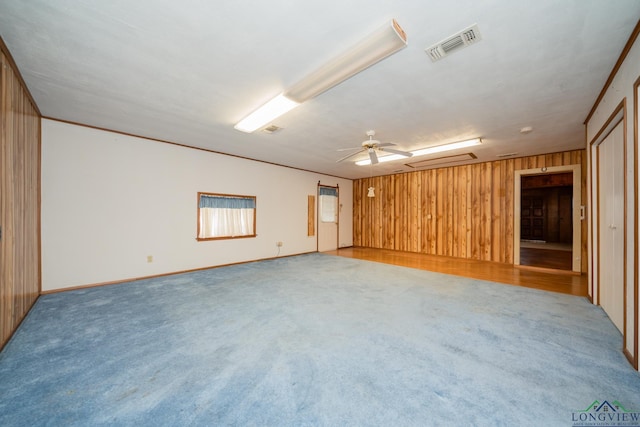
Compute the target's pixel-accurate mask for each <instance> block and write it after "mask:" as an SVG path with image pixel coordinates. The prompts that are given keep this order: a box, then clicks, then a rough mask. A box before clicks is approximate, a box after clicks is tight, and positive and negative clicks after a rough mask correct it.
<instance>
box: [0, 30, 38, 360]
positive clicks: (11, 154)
mask: <svg viewBox="0 0 640 427" xmlns="http://www.w3.org/2000/svg"><path fill="white" fill-rule="evenodd" d="M0 89H1V92H0V124H1V129H0V137H1V146H0V166H1V169H0V226H1V227H2V238H1V239H0V280H1V283H0V348H2V347H3V346H4V345H5V344H6V342H7V341H8V340H9V338H10V337H11V335H12V334H13V332H14V331H15V330H16V328H17V327H18V325H19V324H20V322H21V321H22V319H23V318H24V316H25V315H26V314H27V312H28V311H29V309H30V308H31V306H32V305H33V303H34V302H35V301H36V299H37V298H38V295H39V294H40V277H41V276H40V114H39V111H38V110H37V107H36V106H35V104H34V103H33V102H32V101H31V97H30V96H29V94H28V92H27V91H26V89H25V87H24V85H23V82H22V79H21V78H20V76H19V74H18V72H17V70H16V68H15V66H14V64H13V61H12V60H11V57H10V55H9V53H8V51H7V49H6V47H5V45H4V43H3V42H2V40H0Z"/></svg>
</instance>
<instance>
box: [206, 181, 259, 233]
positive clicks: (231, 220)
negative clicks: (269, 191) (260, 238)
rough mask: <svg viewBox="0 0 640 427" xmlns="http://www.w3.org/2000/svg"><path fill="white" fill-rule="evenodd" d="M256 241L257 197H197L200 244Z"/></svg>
mask: <svg viewBox="0 0 640 427" xmlns="http://www.w3.org/2000/svg"><path fill="white" fill-rule="evenodd" d="M242 237H256V197H255V196H236V195H231V194H215V193H198V237H197V240H215V239H237V238H242Z"/></svg>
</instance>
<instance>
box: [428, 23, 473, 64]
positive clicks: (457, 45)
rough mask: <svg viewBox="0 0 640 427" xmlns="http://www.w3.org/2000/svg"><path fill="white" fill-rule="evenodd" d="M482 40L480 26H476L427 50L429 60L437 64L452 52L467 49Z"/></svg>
mask: <svg viewBox="0 0 640 427" xmlns="http://www.w3.org/2000/svg"><path fill="white" fill-rule="evenodd" d="M480 40H482V37H481V36H480V31H479V30H478V25H477V24H474V25H472V26H470V27H469V28H465V29H464V30H462V31H460V32H459V33H457V34H454V35H453V36H451V37H449V38H447V39H445V40H442V41H441V42H440V43H436V44H434V45H433V46H430V47H428V48H426V49H425V51H426V52H427V55H429V58H431V60H432V61H433V62H435V61H438V60H440V59H442V58H444V57H445V56H447V55H449V54H450V53H451V52H454V51H456V50H458V49H462V48H463V47H467V46H469V45H471V44H474V43H475V42H477V41H480Z"/></svg>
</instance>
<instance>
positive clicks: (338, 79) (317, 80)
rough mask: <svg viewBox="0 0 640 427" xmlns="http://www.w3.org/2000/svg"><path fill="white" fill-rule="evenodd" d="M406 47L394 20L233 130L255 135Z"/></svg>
mask: <svg viewBox="0 0 640 427" xmlns="http://www.w3.org/2000/svg"><path fill="white" fill-rule="evenodd" d="M406 46H407V35H406V34H405V32H404V30H403V29H402V28H401V27H400V25H398V23H397V22H396V20H395V19H393V20H392V21H391V22H388V23H387V24H385V25H384V26H383V27H382V28H380V29H378V30H377V31H375V32H373V33H372V34H370V35H369V36H367V37H366V38H364V39H363V40H361V41H360V42H359V43H357V44H355V45H354V46H353V47H352V48H351V49H348V50H347V51H345V52H344V53H342V55H339V56H337V57H336V58H334V59H333V60H331V61H329V62H328V63H326V64H325V65H323V66H322V67H320V68H319V69H317V70H316V71H314V72H312V73H311V74H309V75H308V76H307V77H305V78H303V79H302V80H301V81H299V82H298V83H296V84H295V85H293V86H292V87H291V88H289V89H288V90H286V91H285V92H284V93H281V94H280V95H278V96H277V97H275V98H274V99H272V100H271V101H269V102H267V103H266V104H264V105H263V106H262V107H260V108H258V109H257V110H256V111H254V112H253V113H251V114H250V115H249V116H247V117H246V118H244V119H243V120H242V121H240V122H239V123H238V124H236V125H235V126H234V127H235V128H236V129H237V130H240V131H242V132H248V133H251V132H254V131H255V130H257V129H260V128H262V127H264V126H266V125H267V124H268V123H269V122H271V121H272V120H274V119H276V118H277V117H280V116H281V115H283V114H285V113H287V112H288V111H290V110H292V109H293V108H295V107H297V106H298V105H300V104H301V103H303V102H305V101H308V100H309V99H311V98H314V97H316V96H318V95H320V94H321V93H323V92H325V91H327V90H329V89H331V88H332V87H334V86H336V85H337V84H339V83H342V82H343V81H345V80H347V79H348V78H349V77H352V76H354V75H355V74H357V73H359V72H361V71H363V70H364V69H366V68H368V67H370V66H372V65H373V64H375V63H377V62H379V61H381V60H383V59H384V58H386V57H388V56H389V55H391V54H393V53H395V52H397V51H399V50H400V49H402V48H404V47H406ZM263 109H266V110H267V111H263Z"/></svg>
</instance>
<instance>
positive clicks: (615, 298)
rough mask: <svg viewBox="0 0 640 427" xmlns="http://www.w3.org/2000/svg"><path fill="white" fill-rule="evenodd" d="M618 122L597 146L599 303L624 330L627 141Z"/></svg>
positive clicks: (621, 329) (620, 328)
mask: <svg viewBox="0 0 640 427" xmlns="http://www.w3.org/2000/svg"><path fill="white" fill-rule="evenodd" d="M622 131H623V129H622V123H620V124H618V125H617V126H616V127H615V128H614V130H613V131H612V132H611V133H610V134H609V136H608V137H607V138H606V139H605V140H604V141H602V143H601V144H600V146H599V147H598V197H599V221H598V226H599V233H600V240H599V242H600V247H599V255H600V257H599V271H600V279H599V281H598V283H599V286H600V305H601V306H602V308H603V309H604V311H605V312H606V313H607V315H608V316H609V318H610V319H611V321H612V322H613V323H614V324H615V325H616V327H617V328H618V329H619V330H620V331H621V332H622V331H623V322H624V294H623V292H624V235H623V233H624V164H623V162H624V158H623V155H624V145H623V144H624V140H623V133H622Z"/></svg>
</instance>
